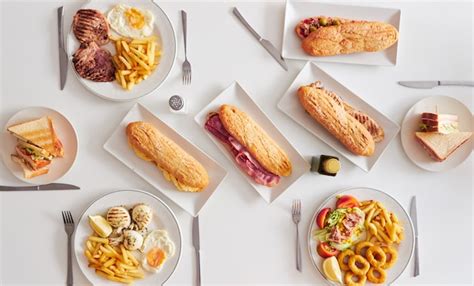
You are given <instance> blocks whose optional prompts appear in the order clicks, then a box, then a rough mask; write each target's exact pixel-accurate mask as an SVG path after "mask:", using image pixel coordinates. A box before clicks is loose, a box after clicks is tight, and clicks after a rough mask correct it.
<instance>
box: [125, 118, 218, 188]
mask: <svg viewBox="0 0 474 286" xmlns="http://www.w3.org/2000/svg"><path fill="white" fill-rule="evenodd" d="M126 134H127V139H128V143H129V145H130V147H131V148H132V149H133V151H134V152H135V154H136V155H137V156H138V157H140V158H141V159H143V160H145V161H150V162H153V163H154V164H155V165H156V166H157V167H158V169H159V170H161V171H162V172H163V176H164V177H165V179H166V180H168V181H170V182H172V183H173V184H174V185H175V186H176V188H177V189H178V190H179V191H183V192H201V191H202V190H204V189H205V188H206V187H207V185H208V184H209V177H208V174H207V171H206V169H204V167H203V166H202V165H201V164H200V163H199V162H198V161H197V160H196V159H194V157H192V156H191V155H189V154H188V153H186V151H184V150H183V149H182V148H181V147H179V146H178V145H177V144H176V143H175V142H173V141H172V140H171V139H169V138H168V137H166V136H165V135H163V134H162V133H161V132H160V131H158V129H156V128H155V127H154V126H153V125H151V124H150V123H147V122H142V121H137V122H131V123H129V124H128V126H127V128H126Z"/></svg>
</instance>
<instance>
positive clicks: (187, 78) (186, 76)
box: [181, 10, 191, 85]
mask: <svg viewBox="0 0 474 286" xmlns="http://www.w3.org/2000/svg"><path fill="white" fill-rule="evenodd" d="M181 20H182V21H183V37H184V63H183V84H184V85H188V84H191V63H190V62H189V61H188V57H187V55H186V54H187V48H186V40H187V22H188V17H187V14H186V12H185V11H184V10H181Z"/></svg>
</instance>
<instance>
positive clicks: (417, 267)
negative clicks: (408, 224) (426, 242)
mask: <svg viewBox="0 0 474 286" xmlns="http://www.w3.org/2000/svg"><path fill="white" fill-rule="evenodd" d="M410 217H411V220H412V222H413V228H414V229H415V272H414V273H413V276H415V277H416V276H418V275H420V261H419V258H420V257H419V255H418V218H417V213H416V196H413V197H412V198H411V204H410Z"/></svg>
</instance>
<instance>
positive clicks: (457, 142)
mask: <svg viewBox="0 0 474 286" xmlns="http://www.w3.org/2000/svg"><path fill="white" fill-rule="evenodd" d="M471 135H472V132H454V133H450V134H441V133H438V132H416V133H415V136H416V139H417V140H418V142H420V144H421V145H422V146H423V148H425V150H426V151H427V152H428V154H429V155H430V156H431V157H432V158H433V159H434V160H436V161H439V162H442V161H444V160H446V158H448V157H449V155H451V154H452V153H453V152H454V151H455V150H456V149H457V148H459V147H460V146H461V145H462V144H464V143H465V142H466V141H467V140H469V138H471Z"/></svg>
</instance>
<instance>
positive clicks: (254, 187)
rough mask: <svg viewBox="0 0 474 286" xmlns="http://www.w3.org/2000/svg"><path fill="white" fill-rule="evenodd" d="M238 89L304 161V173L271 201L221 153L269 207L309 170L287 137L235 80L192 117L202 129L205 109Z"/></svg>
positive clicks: (211, 138)
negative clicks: (225, 94) (201, 120)
mask: <svg viewBox="0 0 474 286" xmlns="http://www.w3.org/2000/svg"><path fill="white" fill-rule="evenodd" d="M235 87H237V88H240V89H241V90H242V91H243V92H244V93H245V94H246V96H247V97H248V98H249V100H250V102H252V103H253V105H254V106H255V107H256V109H257V110H258V112H259V113H261V114H262V115H263V116H264V117H265V118H267V120H268V121H269V122H270V124H271V125H273V127H274V128H275V129H276V130H277V131H278V132H279V133H280V135H281V136H282V137H283V139H284V140H285V141H286V142H287V143H288V145H289V146H290V147H291V148H292V149H293V150H294V151H295V153H296V155H297V156H298V157H299V158H301V159H302V161H304V163H305V165H304V166H303V167H304V168H303V169H304V170H305V172H303V173H302V174H301V175H300V176H299V177H297V178H295V180H294V181H293V182H291V183H290V184H289V185H288V186H287V187H286V188H285V189H284V190H283V191H282V192H281V194H279V195H278V196H277V197H275V198H274V199H273V200H272V199H271V197H270V198H269V199H268V200H267V199H266V198H265V197H264V196H263V195H262V194H261V193H260V192H259V191H258V190H257V186H255V184H256V183H254V182H252V181H251V180H250V178H249V176H248V175H247V174H245V173H244V172H243V171H242V170H240V168H239V167H238V166H237V165H235V162H234V161H233V160H232V159H230V158H229V155H228V154H224V152H221V151H220V153H222V155H223V156H224V157H226V158H227V159H228V160H229V163H231V164H232V165H233V169H234V170H235V169H237V170H236V172H238V173H239V174H241V176H243V178H244V180H245V181H247V183H248V185H249V186H250V187H251V188H252V189H253V190H255V192H257V193H258V195H259V196H260V197H261V198H262V199H263V200H264V201H265V202H266V203H267V205H271V204H272V203H273V202H275V201H276V200H277V199H278V198H279V197H281V196H282V195H283V194H284V193H285V192H286V191H288V190H289V189H290V187H292V186H293V185H294V184H295V183H296V182H297V181H298V180H300V179H301V177H303V176H304V174H305V173H306V172H307V171H309V168H310V164H309V163H308V162H307V160H306V159H305V158H304V157H303V155H302V154H301V153H300V152H299V150H298V149H297V148H296V147H295V146H294V145H293V144H292V143H291V142H290V140H288V138H287V136H285V135H284V134H283V132H282V131H281V130H280V129H279V128H278V127H277V125H276V124H275V122H274V121H273V120H272V119H271V118H270V117H269V116H268V115H267V113H265V111H264V110H263V109H262V108H261V107H260V106H259V105H258V104H257V102H255V100H254V99H253V98H252V96H250V93H249V92H247V90H246V89H245V88H244V87H243V86H242V85H241V84H240V83H239V82H238V81H237V80H233V81H232V83H231V84H229V85H228V86H227V87H225V88H224V89H222V90H221V92H219V93H218V94H217V95H216V96H215V97H213V98H212V99H211V100H210V101H209V102H208V103H207V104H206V105H205V106H203V107H202V108H201V109H200V110H199V111H198V112H197V113H196V115H195V116H194V122H195V123H196V124H197V125H198V126H199V127H201V128H203V126H201V122H200V118H201V117H203V115H202V113H203V112H204V110H205V109H207V108H208V106H209V105H210V104H211V103H213V102H214V101H215V100H216V99H217V98H219V97H220V96H221V95H222V94H223V93H224V92H226V91H228V90H231V89H232V88H235ZM201 131H202V132H204V133H206V135H207V137H208V139H209V140H211V141H212V142H213V143H214V145H216V148H217V149H218V150H220V149H221V148H220V147H219V146H218V144H220V143H219V142H217V141H215V140H214V138H213V137H212V136H211V135H210V134H209V133H208V132H205V131H204V130H201ZM257 185H258V184H257ZM268 189H269V191H271V190H272V188H268Z"/></svg>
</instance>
